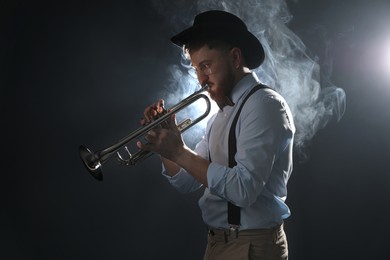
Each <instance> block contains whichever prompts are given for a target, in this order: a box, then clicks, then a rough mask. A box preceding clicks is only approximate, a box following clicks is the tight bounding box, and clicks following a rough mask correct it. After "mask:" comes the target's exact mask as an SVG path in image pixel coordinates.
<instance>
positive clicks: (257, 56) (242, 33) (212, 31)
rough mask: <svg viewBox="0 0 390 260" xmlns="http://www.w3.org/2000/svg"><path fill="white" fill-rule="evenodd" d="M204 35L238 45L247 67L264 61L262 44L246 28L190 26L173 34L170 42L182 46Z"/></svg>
mask: <svg viewBox="0 0 390 260" xmlns="http://www.w3.org/2000/svg"><path fill="white" fill-rule="evenodd" d="M206 35H212V36H213V37H215V38H220V39H223V40H225V41H227V42H229V43H231V44H233V45H236V46H237V47H239V48H240V49H241V51H242V52H243V55H244V58H245V61H246V63H247V66H248V68H249V69H255V68H257V67H259V66H260V65H261V64H262V63H263V61H264V58H265V53H264V49H263V46H262V44H261V43H260V41H259V40H258V39H257V37H256V36H254V35H253V34H252V33H251V32H249V31H248V30H242V29H237V30H235V28H226V27H225V26H219V25H212V24H209V25H208V26H192V27H190V28H188V29H186V30H184V31H182V32H181V33H179V34H177V35H175V36H173V37H172V38H171V42H172V43H173V44H175V45H177V46H179V47H180V48H182V47H183V45H186V44H187V43H188V42H191V41H193V40H194V39H196V38H199V37H201V38H204V37H205V36H206Z"/></svg>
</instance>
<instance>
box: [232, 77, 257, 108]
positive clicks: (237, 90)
mask: <svg viewBox="0 0 390 260" xmlns="http://www.w3.org/2000/svg"><path fill="white" fill-rule="evenodd" d="M259 83H260V81H259V79H258V77H257V75H256V73H254V72H252V73H250V74H247V75H246V76H244V77H243V78H242V79H241V80H240V81H239V82H238V83H237V84H236V86H235V87H234V88H233V90H232V94H231V97H232V98H231V101H232V102H233V103H234V104H236V102H237V101H238V100H239V99H240V97H241V96H242V95H243V94H244V93H245V91H246V90H248V89H252V88H253V87H254V86H256V85H257V84H259Z"/></svg>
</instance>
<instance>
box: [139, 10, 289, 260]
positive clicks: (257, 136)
mask: <svg viewBox="0 0 390 260" xmlns="http://www.w3.org/2000/svg"><path fill="white" fill-rule="evenodd" d="M171 41H172V42H173V43H174V44H176V45H178V46H179V47H182V48H183V49H184V51H185V53H186V55H187V57H188V58H189V59H190V61H191V64H192V66H193V68H194V70H195V71H196V73H197V77H198V80H199V83H200V84H201V85H202V86H203V85H205V84H207V85H208V86H209V90H208V91H209V93H210V97H211V98H212V99H213V100H214V101H215V102H216V103H217V105H218V106H219V108H220V110H219V111H218V112H217V114H216V115H215V116H213V117H212V118H211V120H210V121H209V122H208V125H207V129H206V133H205V135H204V137H203V139H202V140H201V141H200V143H199V144H198V145H197V146H196V148H195V150H194V151H192V150H191V149H189V148H188V147H187V146H186V145H185V143H184V142H183V140H182V137H181V134H180V131H179V130H178V129H177V127H176V123H175V117H174V116H172V118H171V119H170V120H169V122H168V126H164V127H159V128H156V129H153V130H152V131H150V132H149V133H148V134H147V135H146V137H145V138H146V140H147V141H148V142H147V143H142V142H138V143H137V145H138V147H139V148H141V149H144V150H149V151H153V152H155V153H158V154H160V155H161V159H162V162H163V174H164V175H166V177H167V178H168V180H169V181H170V183H171V184H172V185H173V186H174V187H176V188H177V189H178V190H179V191H181V192H191V191H194V190H196V189H198V188H200V187H205V192H204V195H203V196H202V197H201V199H200V201H199V206H200V208H201V210H202V216H203V220H204V222H205V223H206V225H207V226H208V228H209V234H208V245H207V249H206V253H205V257H204V259H210V260H211V259H212V260H216V259H221V260H228V259H234V260H238V259H287V258H288V249H287V239H286V236H285V233H284V229H283V220H284V219H285V218H287V217H288V216H289V215H290V211H289V208H288V207H287V205H286V204H285V199H286V195H287V187H286V186H287V181H288V179H289V177H290V174H291V171H292V149H293V148H292V147H293V138H294V132H295V127H294V123H293V118H292V115H291V112H290V109H289V107H288V105H287V104H286V102H285V100H284V99H283V98H282V97H281V96H280V95H279V94H278V93H277V92H275V91H274V90H272V89H271V88H268V87H265V86H264V85H262V84H261V83H260V82H259V80H258V79H257V76H256V75H255V74H254V73H252V72H251V69H255V68H257V67H258V66H260V65H261V63H262V62H263V60H264V50H263V47H262V45H261V43H260V42H259V40H258V39H257V38H256V37H255V36H254V35H253V34H252V33H250V32H249V31H248V30H247V27H246V25H245V24H244V22H243V21H242V20H241V19H239V18H238V17H236V16H234V15H232V14H230V13H227V12H224V11H207V12H204V13H201V14H199V15H197V16H196V17H195V20H194V23H193V26H191V27H190V28H188V29H186V30H184V31H183V32H181V33H179V34H178V35H176V36H174V37H173V38H172V39H171ZM162 106H163V102H162V100H160V101H159V102H158V103H157V104H156V105H154V106H151V107H149V108H147V109H146V110H145V112H144V115H145V118H144V119H143V120H142V124H147V123H149V122H150V121H152V120H153V118H154V117H155V116H158V114H159V113H161V111H162ZM236 116H237V118H236V119H235V117H236ZM232 125H233V126H232ZM231 133H233V134H231ZM229 135H230V136H229ZM229 153H230V155H229Z"/></svg>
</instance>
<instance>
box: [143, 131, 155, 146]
mask: <svg viewBox="0 0 390 260" xmlns="http://www.w3.org/2000/svg"><path fill="white" fill-rule="evenodd" d="M156 139H157V132H156V131H155V130H150V131H149V132H147V133H146V135H145V140H146V141H148V142H149V143H155V140H156Z"/></svg>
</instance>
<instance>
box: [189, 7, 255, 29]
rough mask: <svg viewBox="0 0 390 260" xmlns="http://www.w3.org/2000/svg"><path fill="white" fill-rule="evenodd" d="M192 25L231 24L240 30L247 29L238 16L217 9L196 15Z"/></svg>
mask: <svg viewBox="0 0 390 260" xmlns="http://www.w3.org/2000/svg"><path fill="white" fill-rule="evenodd" d="M193 26H194V27H197V26H223V27H230V26H233V27H236V28H237V29H240V30H245V31H247V30H248V29H247V27H246V25H245V23H244V22H243V21H242V20H241V19H240V18H238V17H237V16H235V15H233V14H231V13H228V12H225V11H219V10H212V11H207V12H204V13H201V14H199V15H197V16H196V17H195V19H194V24H193Z"/></svg>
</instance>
